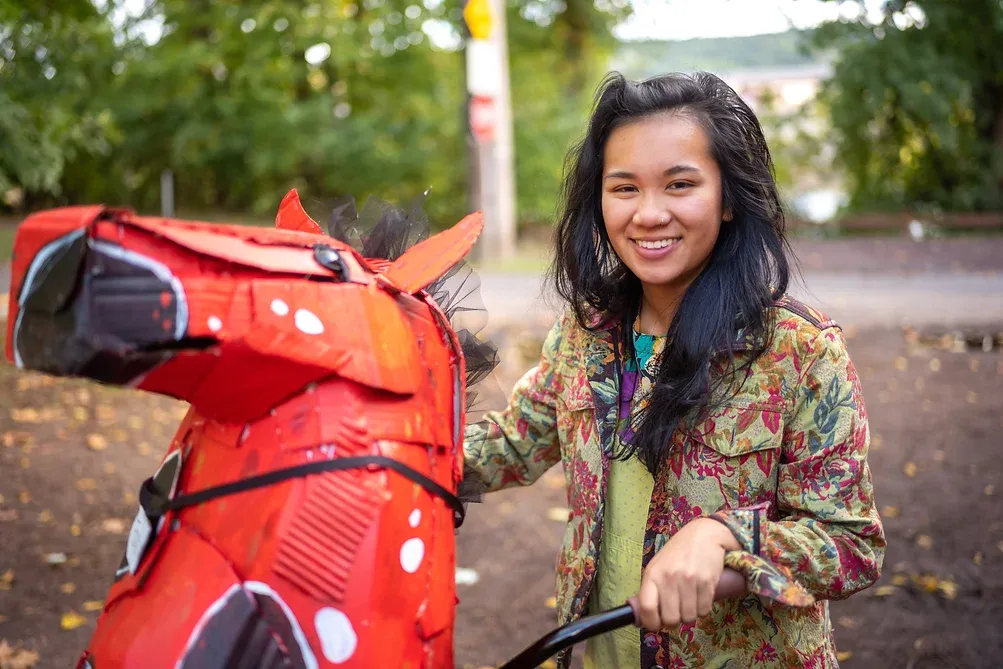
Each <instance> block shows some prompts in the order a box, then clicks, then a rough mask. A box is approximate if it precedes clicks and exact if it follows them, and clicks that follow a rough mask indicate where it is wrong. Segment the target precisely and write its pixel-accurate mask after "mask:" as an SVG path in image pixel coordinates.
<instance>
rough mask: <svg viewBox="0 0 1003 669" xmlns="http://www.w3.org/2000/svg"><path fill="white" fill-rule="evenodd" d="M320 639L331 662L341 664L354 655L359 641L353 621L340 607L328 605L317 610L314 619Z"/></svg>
mask: <svg viewBox="0 0 1003 669" xmlns="http://www.w3.org/2000/svg"><path fill="white" fill-rule="evenodd" d="M313 624H314V627H316V628H317V637H318V638H319V639H320V648H321V650H322V651H324V657H326V658H327V659H328V661H329V662H334V663H335V664H341V663H342V662H345V661H347V660H348V658H350V657H352V655H353V654H354V653H355V647H356V646H357V645H358V643H359V637H358V636H356V634H355V630H354V629H353V628H352V621H351V620H349V619H348V616H346V615H345V614H344V613H342V612H341V611H339V610H338V609H333V608H331V607H326V608H323V609H321V610H320V611H317V615H316V616H315V617H314V619H313Z"/></svg>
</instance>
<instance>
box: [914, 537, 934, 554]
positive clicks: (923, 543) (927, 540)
mask: <svg viewBox="0 0 1003 669" xmlns="http://www.w3.org/2000/svg"><path fill="white" fill-rule="evenodd" d="M916 545H917V546H919V547H920V548H925V549H926V550H930V549H931V548H933V537H931V536H930V535H929V534H921V535H919V536H918V537H916Z"/></svg>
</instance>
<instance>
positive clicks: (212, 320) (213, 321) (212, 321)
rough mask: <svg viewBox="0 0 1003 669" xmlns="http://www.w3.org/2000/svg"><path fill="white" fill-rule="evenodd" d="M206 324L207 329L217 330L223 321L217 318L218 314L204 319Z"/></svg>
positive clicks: (221, 326)
mask: <svg viewBox="0 0 1003 669" xmlns="http://www.w3.org/2000/svg"><path fill="white" fill-rule="evenodd" d="M206 325H208V326H209V330H211V331H212V332H219V331H220V330H222V329H223V321H221V320H219V316H210V317H209V320H207V321H206Z"/></svg>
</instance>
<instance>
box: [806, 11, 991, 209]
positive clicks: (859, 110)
mask: <svg viewBox="0 0 1003 669" xmlns="http://www.w3.org/2000/svg"><path fill="white" fill-rule="evenodd" d="M844 4H845V3H844ZM858 4H859V5H860V11H859V12H857V16H856V17H855V18H847V19H843V20H842V21H838V22H833V23H829V24H826V25H823V26H821V27H820V28H819V29H818V30H817V31H816V33H815V42H816V45H818V46H821V47H836V48H838V50H839V56H838V58H837V60H836V63H835V68H834V74H833V77H832V79H831V80H830V81H828V82H827V83H826V85H825V87H824V89H823V93H822V98H823V100H824V102H825V103H826V104H827V105H828V106H829V109H830V113H831V119H832V126H833V129H834V136H835V141H836V144H837V151H836V160H837V162H838V163H839V164H840V165H841V166H842V167H843V168H844V170H845V171H846V173H847V177H848V183H849V187H850V198H851V202H850V204H851V207H853V208H856V209H902V208H907V209H918V210H924V209H926V210H962V211H965V210H991V209H999V208H1000V207H1003V50H1001V49H1000V48H999V44H1000V43H1001V41H1003V5H1001V3H1000V2H999V0H965V2H957V0H887V1H886V2H885V3H884V5H883V7H882V14H881V20H880V21H877V22H871V21H869V20H868V18H867V14H866V12H865V11H864V2H863V0H858Z"/></svg>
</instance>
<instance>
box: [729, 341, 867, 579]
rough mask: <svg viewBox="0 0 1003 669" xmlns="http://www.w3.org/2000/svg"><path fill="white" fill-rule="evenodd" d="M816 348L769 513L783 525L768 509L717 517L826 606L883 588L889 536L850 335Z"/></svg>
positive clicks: (809, 355) (810, 353) (807, 360)
mask: <svg viewBox="0 0 1003 669" xmlns="http://www.w3.org/2000/svg"><path fill="white" fill-rule="evenodd" d="M807 348H808V350H807V352H806V353H805V355H804V358H803V359H802V363H801V370H802V371H801V375H800V378H799V383H798V386H797V388H796V391H795V392H796V399H795V405H794V412H793V418H792V420H791V421H790V424H789V425H786V426H785V428H784V444H783V454H782V459H781V462H780V466H779V476H778V483H777V498H776V502H777V514H770V515H774V516H776V515H778V516H779V518H778V519H776V520H771V519H770V518H768V517H767V512H766V511H767V510H766V508H764V507H753V508H745V509H732V510H723V511H720V512H718V513H716V514H714V518H715V519H717V520H719V521H721V522H723V523H725V524H726V525H727V526H728V527H729V528H730V529H731V531H732V533H733V534H734V535H735V537H736V538H737V539H738V541H739V543H741V544H742V547H743V549H744V550H746V551H748V552H750V553H753V554H755V555H761V556H762V557H764V558H765V559H767V560H768V561H769V562H771V563H773V564H774V565H776V566H777V567H779V568H780V570H781V571H783V572H785V573H786V574H788V575H789V576H790V577H792V578H793V580H795V581H796V582H798V583H799V584H800V585H802V586H804V588H805V589H806V590H807V591H808V592H810V593H811V594H812V595H814V596H815V597H816V598H817V599H842V598H845V597H848V596H850V595H852V594H853V593H854V592H857V591H858V590H862V589H864V588H867V587H868V586H870V585H872V584H873V583H874V582H875V581H877V579H878V577H879V576H880V572H881V564H882V561H883V559H884V552H885V536H884V531H883V529H882V526H881V520H880V518H879V517H878V513H877V510H876V508H875V506H874V491H873V488H872V485H871V472H870V468H869V467H868V465H867V448H868V442H869V440H870V436H869V433H868V427H867V412H866V410H865V408H864V400H863V396H862V395H861V390H860V382H859V379H858V378H857V373H856V370H855V369H854V367H853V363H852V362H851V361H850V358H849V355H848V354H847V351H846V345H845V342H844V341H843V337H842V335H841V333H840V331H839V329H838V328H837V327H830V328H827V329H825V330H822V331H821V332H820V333H819V334H818V335H817V336H816V337H815V338H814V339H813V340H812V341H811V342H810V344H809V345H808V347H807Z"/></svg>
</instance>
